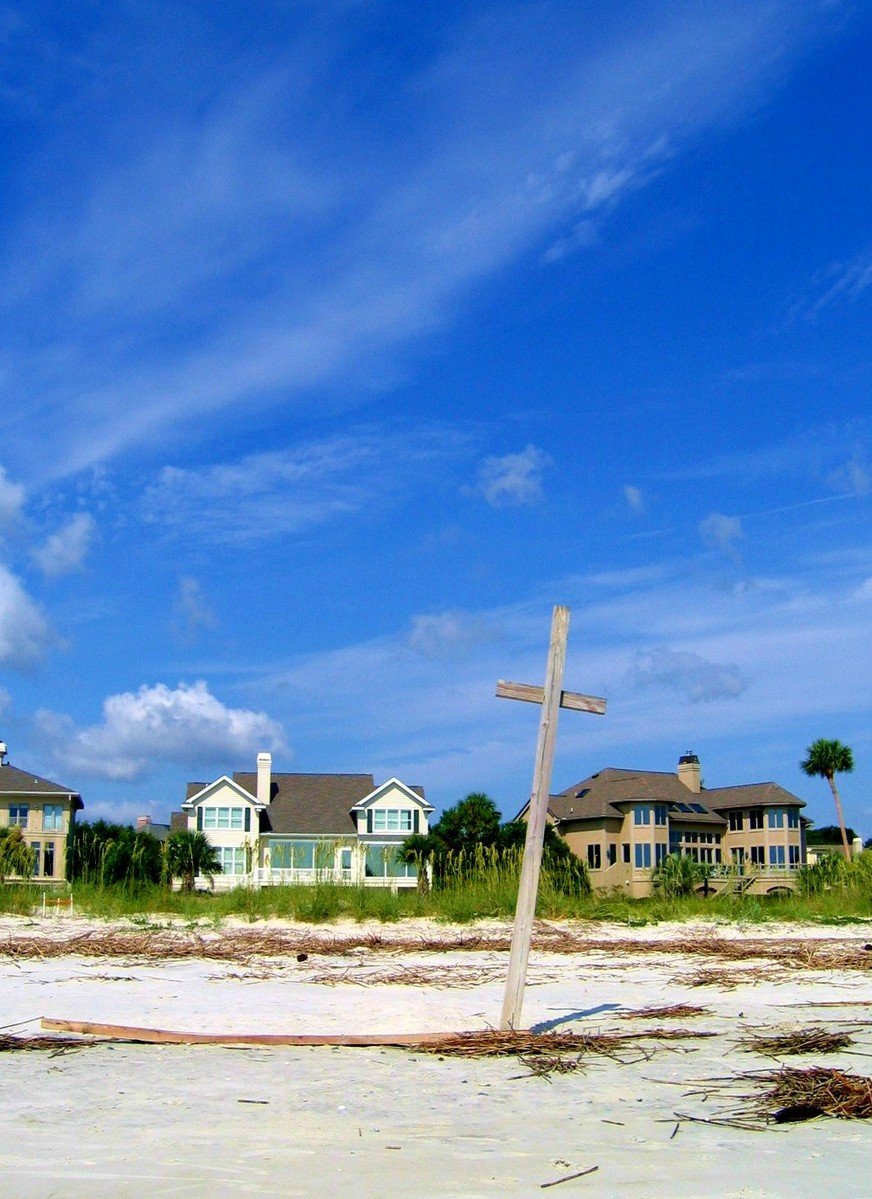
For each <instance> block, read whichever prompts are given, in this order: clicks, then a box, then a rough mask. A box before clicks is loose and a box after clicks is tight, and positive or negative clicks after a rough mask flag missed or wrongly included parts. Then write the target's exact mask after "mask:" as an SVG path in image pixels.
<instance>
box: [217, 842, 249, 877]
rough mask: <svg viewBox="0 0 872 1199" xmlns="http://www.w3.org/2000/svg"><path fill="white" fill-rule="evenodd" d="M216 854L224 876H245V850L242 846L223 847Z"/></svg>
mask: <svg viewBox="0 0 872 1199" xmlns="http://www.w3.org/2000/svg"><path fill="white" fill-rule="evenodd" d="M216 852H217V854H218V861H219V862H220V863H221V873H222V874H245V848H244V847H243V846H242V845H236V846H233V845H222V846H221V848H220V849H218V850H217V851H216Z"/></svg>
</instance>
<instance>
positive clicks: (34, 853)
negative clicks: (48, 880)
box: [30, 841, 40, 878]
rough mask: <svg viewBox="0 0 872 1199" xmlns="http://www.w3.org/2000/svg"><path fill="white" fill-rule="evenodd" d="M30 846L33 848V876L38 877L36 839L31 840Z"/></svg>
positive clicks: (38, 845)
mask: <svg viewBox="0 0 872 1199" xmlns="http://www.w3.org/2000/svg"><path fill="white" fill-rule="evenodd" d="M30 848H31V849H32V850H33V877H34V878H38V877H39V851H40V844H39V842H38V841H31V843H30Z"/></svg>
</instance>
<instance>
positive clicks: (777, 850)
mask: <svg viewBox="0 0 872 1199" xmlns="http://www.w3.org/2000/svg"><path fill="white" fill-rule="evenodd" d="M769 865H770V866H783V865H784V846H783V845H770V846H769Z"/></svg>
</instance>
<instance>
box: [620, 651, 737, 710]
mask: <svg viewBox="0 0 872 1199" xmlns="http://www.w3.org/2000/svg"><path fill="white" fill-rule="evenodd" d="M633 678H634V681H635V683H636V685H637V686H639V687H654V688H657V687H660V688H663V689H665V690H670V691H677V692H679V693H680V694H682V695H684V696H686V697H687V698H688V699H689V700H690V701H691V702H693V703H707V702H710V701H712V700H716V699H736V698H738V696H740V695H741V694H742V693H743V692H744V691H745V690H746V689H747V683H746V682H745V680H744V679H743V678H742V674H741V671H739V669H738V668H737V667H736V666H731V665H729V664H727V663H723V662H710V661H709V660H708V659H707V658H703V657H702V656H701V655H700V654H694V653H688V652H687V651H686V650H685V651H682V650H673V649H669V648H668V647H666V646H658V647H657V648H656V649H649V650H644V651H642V650H640V651H639V653H638V654H637V655H636V660H635V662H634V664H633Z"/></svg>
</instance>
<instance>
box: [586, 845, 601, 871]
mask: <svg viewBox="0 0 872 1199" xmlns="http://www.w3.org/2000/svg"><path fill="white" fill-rule="evenodd" d="M602 864H603V863H602V848H601V846H600V845H599V844H597V843H596V842H595V843H594V844H592V845H588V847H587V865H588V869H589V870H601V869H602Z"/></svg>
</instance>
